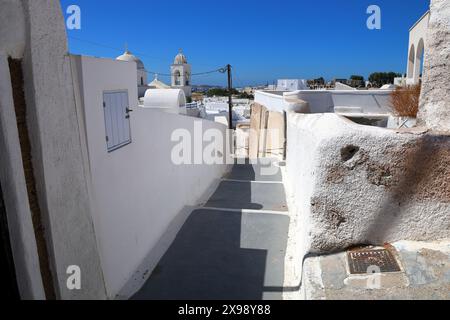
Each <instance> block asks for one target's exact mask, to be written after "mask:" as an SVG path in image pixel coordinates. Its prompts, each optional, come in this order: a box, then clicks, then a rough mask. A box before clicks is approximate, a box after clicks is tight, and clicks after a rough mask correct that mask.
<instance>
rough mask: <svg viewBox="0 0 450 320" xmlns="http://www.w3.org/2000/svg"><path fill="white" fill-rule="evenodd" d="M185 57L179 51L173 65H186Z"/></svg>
mask: <svg viewBox="0 0 450 320" xmlns="http://www.w3.org/2000/svg"><path fill="white" fill-rule="evenodd" d="M187 63H188V62H187V59H186V56H185V55H184V54H183V53H182V52H181V51H180V53H179V54H177V56H176V57H175V61H174V62H173V64H187Z"/></svg>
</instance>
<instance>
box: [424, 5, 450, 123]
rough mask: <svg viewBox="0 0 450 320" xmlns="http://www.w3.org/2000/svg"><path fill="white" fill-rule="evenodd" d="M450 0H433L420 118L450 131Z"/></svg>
mask: <svg viewBox="0 0 450 320" xmlns="http://www.w3.org/2000/svg"><path fill="white" fill-rule="evenodd" d="M449 64H450V2H449V1H447V0H432V1H431V9H430V22H429V28H428V32H427V50H426V51H425V62H424V74H423V83H422V92H421V97H420V107H419V115H418V122H419V125H424V126H426V127H428V128H430V129H432V130H435V131H445V132H450V71H449Z"/></svg>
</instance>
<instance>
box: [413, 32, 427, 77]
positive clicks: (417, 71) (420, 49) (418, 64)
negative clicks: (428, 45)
mask: <svg viewBox="0 0 450 320" xmlns="http://www.w3.org/2000/svg"><path fill="white" fill-rule="evenodd" d="M424 53H425V44H424V41H423V39H420V40H419V44H418V45H417V51H416V59H415V62H414V83H419V80H420V77H421V74H422V63H423V56H424Z"/></svg>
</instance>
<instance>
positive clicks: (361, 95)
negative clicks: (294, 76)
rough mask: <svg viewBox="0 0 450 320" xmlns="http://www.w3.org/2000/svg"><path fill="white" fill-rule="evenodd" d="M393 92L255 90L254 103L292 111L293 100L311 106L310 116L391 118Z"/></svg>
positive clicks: (274, 109) (269, 107) (280, 110)
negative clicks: (389, 116)
mask: <svg viewBox="0 0 450 320" xmlns="http://www.w3.org/2000/svg"><path fill="white" fill-rule="evenodd" d="M391 92H392V91H391V90H300V91H292V92H282V91H256V92H255V102H256V103H259V104H261V105H263V106H265V107H266V108H267V109H268V110H270V111H279V112H282V111H292V110H293V107H292V104H293V101H295V99H297V100H303V101H306V102H308V103H309V109H310V113H333V112H336V113H345V114H360V115H369V116H370V115H381V114H384V115H386V116H387V115H388V114H390V113H391V107H390V105H389V96H390V94H391Z"/></svg>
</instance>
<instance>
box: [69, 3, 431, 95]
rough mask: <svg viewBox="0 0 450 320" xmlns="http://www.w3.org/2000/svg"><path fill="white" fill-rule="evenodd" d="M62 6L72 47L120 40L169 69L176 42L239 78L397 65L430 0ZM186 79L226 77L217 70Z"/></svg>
mask: <svg viewBox="0 0 450 320" xmlns="http://www.w3.org/2000/svg"><path fill="white" fill-rule="evenodd" d="M71 4H76V5H78V6H80V8H81V18H82V22H81V23H82V24H81V30H69V31H68V35H69V46H70V51H71V52H72V53H77V54H85V55H92V56H99V57H116V56H118V55H119V54H121V51H123V49H122V48H124V47H125V43H128V46H129V49H130V51H132V52H133V53H134V52H136V53H139V54H136V55H137V56H139V57H140V58H141V59H142V60H143V61H144V63H145V66H146V68H147V69H148V70H151V71H156V72H160V73H169V66H170V64H171V63H172V62H173V58H174V56H175V55H176V54H177V53H178V50H179V48H183V51H184V53H185V54H186V56H187V58H188V60H189V63H191V64H192V67H193V73H200V72H203V71H209V70H212V69H216V68H218V67H221V66H224V65H226V64H228V63H230V64H231V65H232V66H233V68H234V74H235V79H234V83H235V86H243V85H253V84H265V83H267V82H270V83H271V82H272V81H274V80H275V79H278V78H316V77H320V76H323V77H325V78H326V79H332V78H335V77H336V78H347V77H349V76H350V75H352V74H358V75H363V76H365V77H367V76H368V75H369V74H370V73H372V72H376V71H395V72H401V73H405V72H406V60H407V51H408V48H407V47H408V31H409V28H410V27H411V26H412V25H413V24H414V22H415V21H416V20H417V19H419V18H420V17H421V16H422V15H423V13H425V12H426V10H427V9H428V7H429V0H371V1H367V0H319V1H311V0H285V1H275V0H272V1H261V0H260V1H257V0H227V1H216V0H184V1H181V0H167V1H163V0H158V1H155V0H127V1H117V0H109V1H107V0H95V1H92V0H61V5H62V8H63V11H65V10H66V8H67V7H68V6H69V5H71ZM372 4H375V5H378V6H380V8H381V13H382V16H381V19H382V28H381V30H369V29H368V28H367V27H366V21H367V18H368V17H369V15H367V14H366V10H367V7H368V6H369V5H372ZM80 40H83V41H80ZM93 43H96V44H101V45H103V46H100V45H94V44H93ZM150 78H151V76H150ZM161 79H162V80H163V81H166V82H168V79H167V78H165V77H161ZM192 80H193V83H194V84H214V85H225V82H226V79H225V76H224V75H222V74H213V75H206V76H198V77H194V78H193V79H192Z"/></svg>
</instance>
